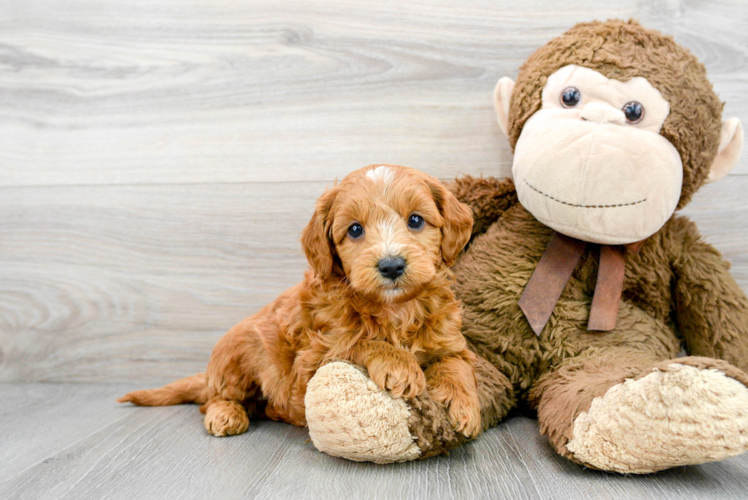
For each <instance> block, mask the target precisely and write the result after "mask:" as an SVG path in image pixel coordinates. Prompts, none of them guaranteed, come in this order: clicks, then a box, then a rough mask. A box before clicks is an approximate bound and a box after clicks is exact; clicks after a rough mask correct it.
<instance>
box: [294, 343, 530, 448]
mask: <svg viewBox="0 0 748 500" xmlns="http://www.w3.org/2000/svg"><path fill="white" fill-rule="evenodd" d="M475 369H476V381H477V383H478V396H479V400H480V409H481V430H485V429H487V428H489V427H492V426H494V425H496V424H497V423H498V422H499V421H500V420H502V419H503V418H504V417H505V416H506V414H507V413H508V412H509V410H510V409H511V408H512V407H514V406H515V404H516V398H515V395H514V390H513V389H512V386H511V384H510V382H509V380H508V379H507V378H506V377H505V376H504V375H503V374H502V373H501V372H499V371H498V370H497V369H496V368H495V367H494V366H493V365H492V364H490V363H489V362H488V361H486V360H485V359H484V358H482V357H480V356H478V358H477V360H476V363H475ZM306 418H307V425H308V426H309V435H310V437H311V438H312V442H313V443H314V445H315V446H316V447H317V449H319V450H320V451H323V452H325V453H327V454H329V455H333V456H339V457H344V458H347V459H349V460H355V461H359V462H360V461H370V462H377V463H391V462H405V461H408V460H414V459H417V458H427V457H431V456H434V455H438V454H440V453H444V452H445V451H447V450H449V449H451V448H454V447H456V446H459V445H461V444H462V443H464V442H465V441H466V438H465V436H464V435H463V434H462V433H459V432H456V431H455V429H454V428H453V427H452V425H450V423H449V420H448V419H447V409H446V408H445V407H444V406H443V405H441V404H439V403H437V402H435V401H434V400H432V399H431V398H430V396H429V395H428V392H427V393H424V394H422V395H420V396H417V397H415V398H412V399H403V398H393V397H392V396H391V395H390V394H389V393H388V392H387V391H384V390H382V389H380V388H379V387H377V385H376V384H375V383H374V382H372V381H371V379H369V377H368V376H367V375H366V373H365V372H364V370H362V369H360V368H358V367H356V366H354V365H352V364H349V363H344V362H335V363H329V364H327V365H325V366H323V367H322V368H320V369H319V370H317V373H316V374H315V375H314V377H313V378H312V380H311V381H310V382H309V385H308V387H307V393H306Z"/></svg>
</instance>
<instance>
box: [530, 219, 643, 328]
mask: <svg viewBox="0 0 748 500" xmlns="http://www.w3.org/2000/svg"><path fill="white" fill-rule="evenodd" d="M643 243H644V242H643V241H639V242H636V243H631V244H629V245H625V246H622V245H601V246H600V265H599V267H598V270H597V282H596V283H595V294H594V296H593V297H592V307H591V309H590V319H589V321H588V322H587V330H595V331H602V332H606V331H609V330H612V329H613V328H615V326H616V318H617V317H618V308H619V306H620V304H621V293H622V292H623V280H624V271H625V269H626V252H627V251H628V252H633V253H637V252H638V251H639V249H640V248H641V245H642V244H643ZM586 246H587V242H586V241H582V240H578V239H576V238H571V237H569V236H565V235H563V234H561V233H557V232H554V233H553V236H552V237H551V241H550V242H549V243H548V246H547V247H546V249H545V252H544V253H543V256H542V257H541V258H540V262H538V266H537V267H536V268H535V271H534V272H533V273H532V276H531V277H530V281H529V282H528V283H527V286H526V287H525V291H524V292H523V293H522V297H521V298H520V299H519V307H520V309H522V312H523V313H524V314H525V317H526V318H527V321H529V323H530V326H531V327H532V330H533V331H534V332H535V334H536V335H538V336H540V332H541V331H543V328H544V327H545V325H546V323H548V320H549V319H550V317H551V314H552V313H553V309H554V308H555V307H556V303H557V302H558V299H559V298H560V297H561V293H562V292H563V291H564V288H565V287H566V283H567V282H568V281H569V278H571V274H572V273H573V272H574V268H575V267H577V263H578V262H579V259H580V258H581V257H582V253H583V252H584V249H585V247H586Z"/></svg>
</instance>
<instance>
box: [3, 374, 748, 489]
mask: <svg viewBox="0 0 748 500" xmlns="http://www.w3.org/2000/svg"><path fill="white" fill-rule="evenodd" d="M123 390H125V387H124V386H122V385H116V384H11V385H9V384H2V385H0V393H2V394H4V395H5V394H9V395H10V396H11V398H13V400H14V401H18V400H19V397H20V399H22V400H24V401H26V403H27V404H26V405H25V407H20V406H19V407H18V408H16V409H15V411H10V412H6V413H4V414H3V415H0V429H2V430H3V432H2V433H0V459H2V460H3V463H8V464H9V465H10V466H11V469H8V468H5V467H4V468H3V470H2V471H0V492H2V496H3V497H4V498H18V499H25V498H34V499H46V498H55V499H58V498H62V499H67V498H70V499H72V498H75V499H81V500H86V499H94V498H113V499H119V498H174V499H181V498H224V499H225V498H247V499H265V498H273V499H286V498H288V499H290V498H294V499H297V498H298V499H307V498H349V499H351V500H354V499H359V498H369V499H379V498H413V499H428V498H445V499H466V500H467V499H477V498H495V499H537V498H549V499H550V498H552V499H559V500H562V499H579V498H603V499H609V498H610V499H612V498H632V499H649V498H661V499H663V500H670V499H676V498H678V499H681V498H699V499H709V498H720V499H741V498H745V496H746V494H748V485H746V481H745V478H746V477H748V455H742V456H740V457H735V458H732V459H728V460H725V461H722V462H718V463H713V464H706V465H699V466H690V467H680V468H677V469H673V470H670V471H665V472H663V473H659V474H652V475H647V476H622V475H617V474H607V473H601V472H598V471H593V470H589V469H584V468H582V467H580V466H578V465H576V464H574V463H572V462H570V461H568V460H566V459H563V458H561V457H559V456H558V455H556V454H555V453H553V451H552V450H551V448H550V446H549V445H548V443H547V440H546V439H545V438H544V437H542V436H540V435H539V433H538V425H537V422H536V421H534V420H532V419H528V418H526V417H514V418H510V419H509V420H508V421H507V422H505V423H504V424H501V425H500V426H498V427H496V428H494V429H491V430H489V431H488V432H487V433H485V434H484V435H483V436H481V437H480V438H479V439H478V440H476V441H474V442H471V443H469V444H467V445H466V446H463V447H461V448H458V449H456V450H454V451H453V452H452V453H451V454H450V455H449V456H442V457H435V458H431V459H428V460H425V461H418V462H409V463H405V464H393V465H376V464H371V463H356V462H350V461H347V460H343V459H338V458H334V457H330V456H327V455H325V454H322V453H319V452H318V451H316V450H315V449H314V447H313V446H312V444H311V443H310V442H308V441H307V438H308V434H307V432H306V431H305V430H304V429H301V428H297V427H293V426H290V425H286V424H281V423H276V422H269V421H261V420H260V421H253V422H252V424H251V426H250V430H249V432H247V433H246V434H243V435H240V436H234V437H229V438H215V437H212V436H209V435H207V433H206V432H205V430H204V428H203V426H202V416H201V415H200V414H199V412H198V411H197V408H196V407H195V406H192V405H190V406H177V407H165V408H135V407H131V406H124V405H121V406H115V405H116V403H114V402H113V400H112V398H113V397H114V396H115V395H116V394H119V393H120V392H122V391H123ZM53 412H56V413H55V414H56V415H58V416H59V417H61V418H57V419H54V420H51V419H53V418H54V415H53ZM11 429H12V431H13V432H7V431H5V430H11ZM21 449H22V450H23V452H19V450H21ZM11 457H12V460H10V459H11ZM17 460H20V461H22V462H23V463H22V464H16V463H15V461H17Z"/></svg>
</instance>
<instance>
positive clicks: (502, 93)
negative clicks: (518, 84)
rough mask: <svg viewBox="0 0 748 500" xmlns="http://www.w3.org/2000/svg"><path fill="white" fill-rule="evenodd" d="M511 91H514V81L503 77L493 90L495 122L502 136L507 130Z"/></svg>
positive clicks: (506, 133)
mask: <svg viewBox="0 0 748 500" xmlns="http://www.w3.org/2000/svg"><path fill="white" fill-rule="evenodd" d="M512 90H514V80H512V79H511V78H509V77H506V76H505V77H504V78H502V79H501V80H499V82H498V83H497V84H496V88H495V89H493V107H494V109H495V110H496V120H497V121H498V122H499V127H501V131H502V132H504V135H509V134H508V129H509V104H510V103H511V102H512Z"/></svg>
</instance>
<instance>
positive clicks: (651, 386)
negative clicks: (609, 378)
mask: <svg viewBox="0 0 748 500" xmlns="http://www.w3.org/2000/svg"><path fill="white" fill-rule="evenodd" d="M566 447H567V449H568V450H569V451H570V452H571V453H573V455H574V458H575V459H577V460H578V461H580V462H583V463H586V464H589V465H591V466H592V467H595V468H597V469H602V470H608V471H614V472H622V473H634V474H644V473H649V472H655V471H658V470H662V469H667V468H669V467H675V466H679V465H690V464H699V463H704V462H711V461H716V460H721V459H723V458H728V457H732V456H734V455H738V454H740V453H743V452H744V451H746V450H747V449H748V388H747V387H746V386H745V385H743V384H742V383H741V382H739V381H737V380H735V379H734V378H731V377H728V376H727V375H725V373H724V372H723V371H720V370H717V369H714V368H698V367H695V366H688V365H685V364H680V363H677V362H674V363H671V364H669V365H666V366H661V367H660V368H659V369H657V368H655V369H654V370H653V372H652V373H649V374H648V375H646V376H644V377H642V378H639V379H636V380H633V379H632V380H627V381H626V382H624V383H622V384H618V385H615V386H613V387H611V388H610V389H608V391H607V392H606V393H605V395H603V396H602V397H598V398H595V399H594V400H593V401H592V405H591V407H590V409H589V411H587V412H586V413H581V414H580V415H579V416H578V417H577V419H576V420H575V421H574V424H573V438H572V439H571V440H570V441H569V443H567V445H566Z"/></svg>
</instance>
